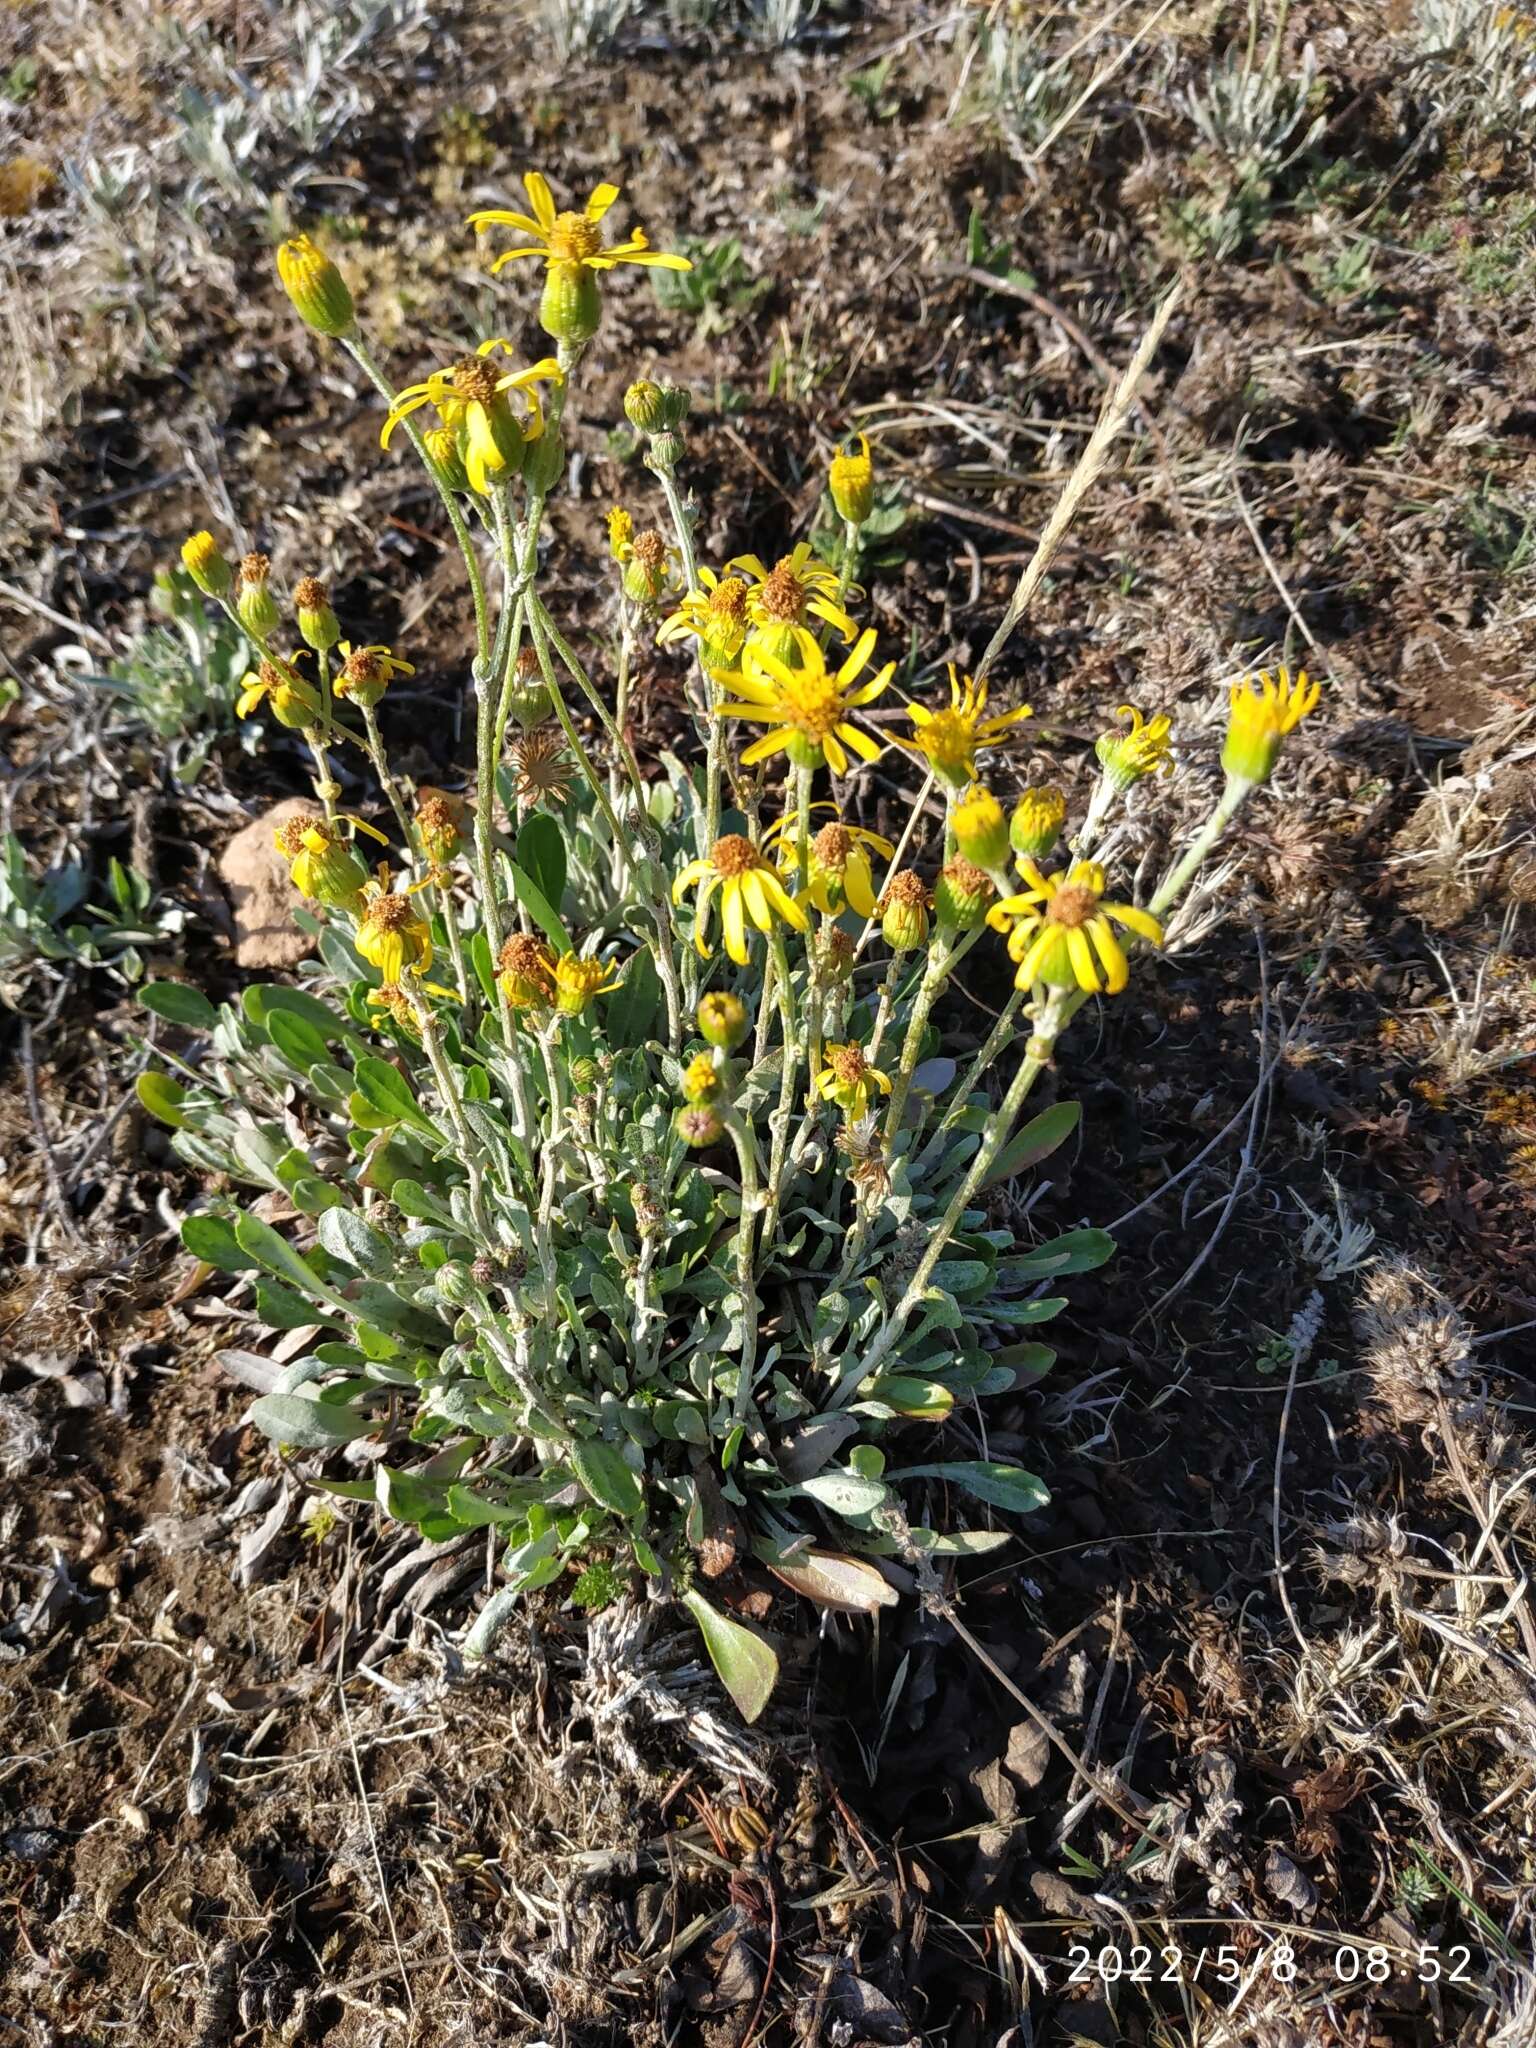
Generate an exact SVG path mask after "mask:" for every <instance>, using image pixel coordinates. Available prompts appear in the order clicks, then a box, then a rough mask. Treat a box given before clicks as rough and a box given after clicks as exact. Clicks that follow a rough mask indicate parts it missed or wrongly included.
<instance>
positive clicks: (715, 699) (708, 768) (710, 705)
mask: <svg viewBox="0 0 1536 2048" xmlns="http://www.w3.org/2000/svg"><path fill="white" fill-rule="evenodd" d="M650 468H651V470H652V473H653V474H654V475H655V477H656V478H657V480H658V481H659V483H660V485H661V488H662V494H663V496H664V497H665V498H666V501H667V510H668V512H669V513H670V514H671V517H672V531H673V533H674V535H675V536H676V539H677V553H678V558H679V560H680V561H681V562H682V565H683V580H684V583H685V584H686V586H687V588H688V589H689V590H697V589H698V588H699V564H698V558H697V556H696V555H695V553H694V548H693V528H692V526H691V524H690V523H689V519H688V513H687V509H686V508H685V506H684V504H683V498H682V493H681V492H680V491H679V490H678V488H677V473H676V471H675V470H674V469H673V467H672V465H671V464H670V463H659V462H654V461H653V462H652V463H651V464H650ZM698 662H699V675H700V677H701V678H702V680H703V684H704V712H705V722H706V726H707V731H706V733H705V754H704V813H703V816H702V817H701V818H700V819H699V820H698V825H697V828H696V830H695V835H694V836H695V841H696V844H697V848H698V853H699V857H700V859H702V858H703V857H704V856H705V855H706V854H707V853H708V852H709V849H710V848H711V847H712V846H713V845H714V843H715V841H716V840H717V839H718V838H719V837H720V784H721V763H722V757H723V751H724V746H725V721H724V720H723V719H722V718H720V717H719V716H718V715H717V714H718V711H719V707H720V704H721V702H722V698H721V692H720V685H719V684H718V683H717V682H716V681H715V678H714V676H713V675H712V674H711V673H710V671H709V670H708V669H707V668H706V667H705V665H704V650H703V647H702V645H701V646H700V647H699V649H698Z"/></svg>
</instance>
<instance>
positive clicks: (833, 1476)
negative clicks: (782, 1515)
mask: <svg viewBox="0 0 1536 2048" xmlns="http://www.w3.org/2000/svg"><path fill="white" fill-rule="evenodd" d="M773 1490H774V1492H775V1493H780V1494H804V1495H805V1497H806V1498H807V1499H808V1500H813V1501H815V1502H817V1503H818V1505H819V1506H821V1507H824V1508H828V1509H830V1510H831V1512H832V1513H833V1514H834V1515H867V1514H870V1513H871V1512H872V1511H873V1510H874V1509H875V1508H878V1507H881V1506H883V1505H884V1503H885V1501H886V1499H887V1497H888V1495H889V1492H890V1489H889V1488H888V1487H886V1486H884V1485H882V1483H881V1482H880V1481H879V1480H878V1479H861V1478H859V1476H858V1474H857V1473H854V1472H818V1473H816V1474H815V1475H814V1477H812V1478H810V1479H802V1480H801V1481H800V1483H799V1484H798V1485H797V1486H779V1487H775V1488H774V1489H773Z"/></svg>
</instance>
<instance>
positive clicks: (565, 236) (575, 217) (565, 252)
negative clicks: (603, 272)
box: [545, 213, 603, 263]
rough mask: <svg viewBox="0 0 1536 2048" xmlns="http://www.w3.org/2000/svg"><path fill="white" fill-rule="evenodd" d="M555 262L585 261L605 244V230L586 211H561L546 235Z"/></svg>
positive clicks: (552, 260)
mask: <svg viewBox="0 0 1536 2048" xmlns="http://www.w3.org/2000/svg"><path fill="white" fill-rule="evenodd" d="M545 239H546V241H547V242H548V244H549V254H550V260H551V262H554V263H584V262H585V261H586V259H587V258H588V257H589V256H595V255H596V254H597V252H598V250H599V249H601V248H602V246H603V231H602V229H601V228H600V227H599V226H598V224H597V222H596V221H595V220H588V219H587V217H586V215H585V214H584V213H560V214H556V216H555V224H554V226H553V227H552V228H551V229H550V231H549V233H548V235H547V236H546V237H545Z"/></svg>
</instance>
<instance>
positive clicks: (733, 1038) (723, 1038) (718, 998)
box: [698, 992, 750, 1052]
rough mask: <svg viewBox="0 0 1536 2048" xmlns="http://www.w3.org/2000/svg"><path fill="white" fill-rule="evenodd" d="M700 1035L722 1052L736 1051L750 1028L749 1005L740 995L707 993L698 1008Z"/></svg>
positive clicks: (706, 1042)
mask: <svg viewBox="0 0 1536 2048" xmlns="http://www.w3.org/2000/svg"><path fill="white" fill-rule="evenodd" d="M698 1025H699V1036H700V1038H702V1039H703V1040H704V1043H705V1044H706V1045H713V1046H715V1047H717V1048H718V1050H719V1051H721V1052H734V1051H735V1050H736V1048H737V1046H739V1045H740V1044H741V1043H742V1041H743V1040H744V1039H745V1038H746V1035H747V1031H748V1029H749V1028H750V1019H749V1018H748V1016H747V1006H746V1004H745V1003H744V1002H743V1001H742V1000H741V997H740V996H733V995H727V994H725V993H723V992H720V993H716V994H712V995H707V996H705V997H704V998H703V1000H702V1001H701V1002H700V1004H699V1009H698Z"/></svg>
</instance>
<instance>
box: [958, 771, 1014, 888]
mask: <svg viewBox="0 0 1536 2048" xmlns="http://www.w3.org/2000/svg"><path fill="white" fill-rule="evenodd" d="M950 823H951V824H952V825H953V826H954V831H955V844H956V846H957V847H958V848H959V849H960V851H961V853H963V854H964V855H965V858H966V859H967V860H968V861H972V862H974V863H975V865H976V866H977V867H979V868H985V869H987V871H988V872H989V873H992V872H995V870H996V869H998V868H1000V867H1001V866H1002V865H1003V863H1004V861H1006V860H1007V858H1008V820H1007V819H1006V818H1005V817H1004V816H1003V807H1002V805H1001V804H1000V803H999V802H998V800H997V798H996V797H995V796H994V795H993V794H992V792H991V790H990V789H983V788H982V787H981V785H980V783H977V784H976V786H975V787H974V788H973V789H972V790H971V791H970V792H969V793H968V794H967V795H966V796H964V797H962V798H961V800H960V802H959V803H957V804H956V805H955V808H954V812H953V814H952V816H951V819H950Z"/></svg>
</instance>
